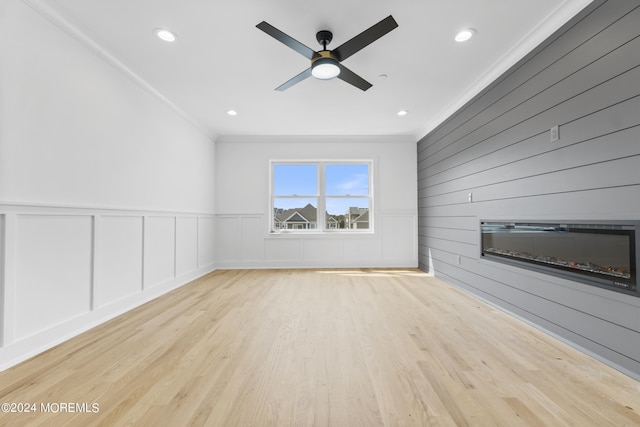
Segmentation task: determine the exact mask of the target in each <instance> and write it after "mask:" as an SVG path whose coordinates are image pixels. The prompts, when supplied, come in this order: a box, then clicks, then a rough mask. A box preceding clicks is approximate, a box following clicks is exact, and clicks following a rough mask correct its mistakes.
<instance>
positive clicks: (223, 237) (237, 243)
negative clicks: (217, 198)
mask: <svg viewBox="0 0 640 427" xmlns="http://www.w3.org/2000/svg"><path fill="white" fill-rule="evenodd" d="M216 221H217V222H216V236H218V241H217V246H216V262H217V263H224V262H227V261H238V260H239V259H240V258H241V257H242V240H241V239H240V237H241V228H240V226H241V223H240V218H239V217H233V216H229V217H226V216H225V217H218V218H217V219H216ZM223 242H224V243H223Z"/></svg>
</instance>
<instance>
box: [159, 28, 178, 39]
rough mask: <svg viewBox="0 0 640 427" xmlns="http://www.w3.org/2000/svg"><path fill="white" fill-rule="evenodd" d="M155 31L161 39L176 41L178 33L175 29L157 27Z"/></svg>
mask: <svg viewBox="0 0 640 427" xmlns="http://www.w3.org/2000/svg"><path fill="white" fill-rule="evenodd" d="M154 32H155V33H156V36H158V38H159V39H160V40H164V41H165V42H173V41H176V34H175V33H174V32H173V31H170V30H167V29H166V28H156V29H155V30H154Z"/></svg>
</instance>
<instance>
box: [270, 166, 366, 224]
mask: <svg viewBox="0 0 640 427" xmlns="http://www.w3.org/2000/svg"><path fill="white" fill-rule="evenodd" d="M270 169H271V180H270V182H271V197H270V200H271V215H272V217H271V231H272V232H280V231H282V230H291V231H310V230H311V231H316V232H322V231H372V221H371V219H370V218H371V216H372V215H371V210H372V206H373V195H372V194H373V192H372V188H371V187H372V185H371V182H372V175H371V170H372V162H371V161H272V162H271V168H270Z"/></svg>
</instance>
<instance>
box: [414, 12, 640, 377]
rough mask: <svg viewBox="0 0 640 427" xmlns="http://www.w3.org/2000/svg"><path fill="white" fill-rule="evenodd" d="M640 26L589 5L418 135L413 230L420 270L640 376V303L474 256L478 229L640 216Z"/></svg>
mask: <svg viewBox="0 0 640 427" xmlns="http://www.w3.org/2000/svg"><path fill="white" fill-rule="evenodd" d="M638 23H640V3H639V2H637V1H630V0H628V1H627V0H609V1H602V0H600V1H595V2H593V3H591V4H590V5H589V6H588V7H587V8H586V9H585V10H583V11H582V12H581V13H580V14H579V15H578V16H576V17H575V18H574V19H572V20H571V21H570V22H569V23H567V24H566V25H565V26H563V27H562V28H561V29H560V30H558V31H557V32H556V33H555V34H554V35H553V36H551V37H550V38H549V39H548V40H546V41H545V42H544V43H543V44H541V45H540V46H539V47H538V48H536V49H535V50H534V51H533V52H531V53H530V54H529V55H527V56H526V57H525V58H524V59H523V60H521V61H520V62H519V63H518V64H516V65H515V66H514V67H512V69H510V70H509V71H508V72H507V73H505V74H504V75H503V76H501V77H500V78H499V79H498V80H496V82H494V83H493V84H492V85H490V86H489V87H488V88H487V89H485V90H484V91H483V92H482V93H480V94H479V95H478V96H476V97H475V98H474V99H473V100H471V101H470V102H469V103H468V104H467V105H465V106H464V107H463V108H461V109H460V110H459V111H458V112H457V113H456V114H454V115H453V116H452V117H450V118H449V119H448V120H447V121H445V122H444V123H443V124H441V125H440V126H439V127H438V128H436V129H435V130H434V131H432V132H431V133H430V134H429V135H427V136H425V137H424V138H423V139H421V140H420V141H419V142H418V205H419V223H418V225H419V260H420V268H422V269H423V270H425V271H430V272H433V273H434V274H435V275H436V276H437V277H440V278H442V279H443V280H446V281H448V282H450V283H452V284H454V285H456V286H459V287H461V288H463V289H465V290H467V291H469V292H471V293H473V294H475V295H477V296H479V297H481V298H483V299H485V300H487V301H489V302H491V303H493V304H495V305H498V306H500V307H502V308H503V309H505V310H507V311H510V312H512V313H513V314H515V315H517V316H520V317H522V318H524V319H525V320H527V321H529V322H531V323H533V324H535V325H537V326H539V327H541V328H543V329H546V330H547V331H549V332H551V333H552V334H555V335H557V336H559V337H561V338H562V339H563V340H565V341H568V342H570V343H573V344H574V345H576V346H578V347H580V348H582V349H583V350H585V351H587V352H589V353H591V354H592V355H594V356H596V357H598V358H599V359H601V360H603V361H605V362H607V363H609V364H610V365H611V366H614V367H616V368H618V369H620V370H622V371H623V372H625V373H627V374H628V375H631V376H632V377H635V378H638V379H640V298H637V297H633V296H629V295H625V294H621V293H617V292H613V291H609V290H605V289H600V288H596V287H591V286H587V285H582V284H579V283H576V282H572V281H570V280H566V279H561V278H556V277H552V276H548V275H544V274H541V273H536V272H532V271H528V270H525V269H521V268H517V267H512V266H507V265H503V264H499V263H496V262H492V261H490V260H485V259H480V247H479V221H480V220H481V219H494V220H495V219H522V220H536V219H549V220H550V219H559V220H570V219H574V220H621V219H624V220H640V25H639V24H638ZM556 125H558V126H559V129H560V140H559V141H557V142H553V143H552V142H551V141H550V128H551V127H553V126H556ZM469 193H471V194H472V202H469V201H468V196H469Z"/></svg>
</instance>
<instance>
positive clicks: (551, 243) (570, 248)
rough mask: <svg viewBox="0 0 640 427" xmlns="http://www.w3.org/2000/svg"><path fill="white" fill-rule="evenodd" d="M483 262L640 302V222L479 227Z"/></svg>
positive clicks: (512, 223)
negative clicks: (639, 247)
mask: <svg viewBox="0 0 640 427" xmlns="http://www.w3.org/2000/svg"><path fill="white" fill-rule="evenodd" d="M480 231H481V242H482V257H483V258H485V259H490V260H493V261H498V262H504V263H507V264H511V265H515V266H518V267H523V268H528V269H531V270H536V271H539V272H543V273H546V274H551V275H555V276H560V277H564V278H565V279H570V280H574V281H576V282H581V283H585V284H588V285H594V286H599V287H602V288H607V289H612V290H615V291H619V292H623V293H627V294H631V295H635V296H640V289H639V286H638V276H637V266H638V264H640V260H638V258H639V256H638V253H637V252H636V241H637V240H638V238H639V236H640V221H627V222H625V221H603V222H578V221H576V222H547V221H536V222H526V221H522V222H516V221H481V222H480Z"/></svg>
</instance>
